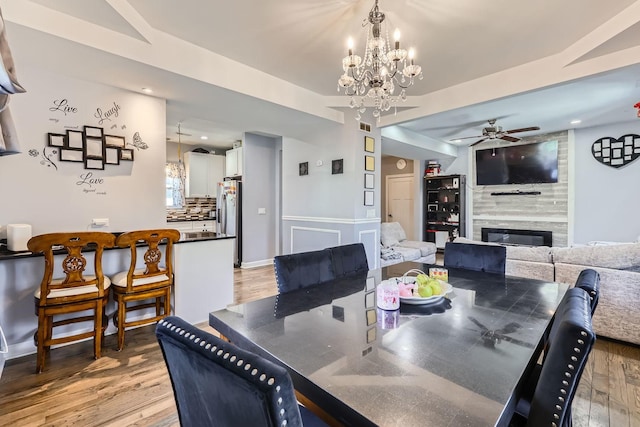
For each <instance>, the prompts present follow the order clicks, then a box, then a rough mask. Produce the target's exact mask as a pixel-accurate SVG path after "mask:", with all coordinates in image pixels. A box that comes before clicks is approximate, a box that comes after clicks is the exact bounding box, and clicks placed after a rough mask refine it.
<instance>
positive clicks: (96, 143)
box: [83, 136, 105, 163]
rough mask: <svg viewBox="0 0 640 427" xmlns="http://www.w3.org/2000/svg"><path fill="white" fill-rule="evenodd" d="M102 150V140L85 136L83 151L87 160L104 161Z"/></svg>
mask: <svg viewBox="0 0 640 427" xmlns="http://www.w3.org/2000/svg"><path fill="white" fill-rule="evenodd" d="M104 149H105V146H104V139H102V138H94V137H90V136H85V138H84V147H83V150H84V156H85V157H86V158H87V159H104V155H105V152H104ZM103 163H104V162H103Z"/></svg>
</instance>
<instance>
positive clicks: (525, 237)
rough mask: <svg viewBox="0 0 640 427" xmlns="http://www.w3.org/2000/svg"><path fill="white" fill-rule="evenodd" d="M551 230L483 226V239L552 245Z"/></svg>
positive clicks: (533, 244) (514, 243) (508, 243)
mask: <svg viewBox="0 0 640 427" xmlns="http://www.w3.org/2000/svg"><path fill="white" fill-rule="evenodd" d="M551 234H552V233H551V231H538V230H515V229H510V228H484V227H483V228H482V241H483V242H494V243H504V244H507V245H525V246H552V243H553V239H552V237H551Z"/></svg>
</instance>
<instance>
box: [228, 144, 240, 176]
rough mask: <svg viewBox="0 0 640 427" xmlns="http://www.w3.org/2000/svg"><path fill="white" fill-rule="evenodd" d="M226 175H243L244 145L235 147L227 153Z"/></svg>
mask: <svg viewBox="0 0 640 427" xmlns="http://www.w3.org/2000/svg"><path fill="white" fill-rule="evenodd" d="M225 166H226V168H225V169H226V172H225V176H241V175H242V147H238V148H233V149H231V150H228V151H227V153H226V161H225Z"/></svg>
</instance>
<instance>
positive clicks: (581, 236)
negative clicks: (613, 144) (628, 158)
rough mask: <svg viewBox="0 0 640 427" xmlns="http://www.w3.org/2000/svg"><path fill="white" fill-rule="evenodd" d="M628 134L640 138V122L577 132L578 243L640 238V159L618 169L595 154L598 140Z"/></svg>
mask: <svg viewBox="0 0 640 427" xmlns="http://www.w3.org/2000/svg"><path fill="white" fill-rule="evenodd" d="M625 134H638V135H640V120H634V121H631V122H626V123H619V124H615V125H610V126H600V127H592V128H586V129H577V130H576V131H575V178H576V186H575V227H574V233H575V243H586V242H589V241H592V240H604V241H618V242H630V241H636V240H637V239H638V238H639V237H640V221H638V215H639V213H640V197H638V184H639V183H640V158H638V159H636V160H635V161H634V162H632V163H630V164H627V165H626V166H623V167H621V168H619V169H615V168H613V167H610V166H605V165H603V164H601V163H599V162H598V161H596V160H595V159H594V158H593V155H592V154H591V146H592V144H593V143H594V142H595V141H596V140H598V139H600V138H602V137H606V136H608V137H612V138H620V137H621V136H622V135H625Z"/></svg>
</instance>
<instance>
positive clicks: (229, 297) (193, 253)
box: [0, 230, 235, 359]
mask: <svg viewBox="0 0 640 427" xmlns="http://www.w3.org/2000/svg"><path fill="white" fill-rule="evenodd" d="M114 234H120V233H114ZM180 237H181V238H180V241H179V242H177V244H176V245H175V246H174V247H173V258H174V289H173V291H172V294H171V296H172V300H173V301H172V304H171V306H172V308H173V314H175V315H177V316H180V317H182V318H184V319H185V320H187V321H188V322H190V323H198V322H203V321H206V320H207V318H208V315H209V312H210V311H212V310H219V309H222V308H225V307H226V306H227V304H231V303H233V256H234V255H233V254H234V244H235V236H227V235H223V234H218V233H215V232H210V231H208V232H207V231H195V230H194V231H186V232H185V231H183V232H181V234H180ZM0 243H6V240H5V241H0ZM145 247H146V245H141V247H140V248H139V249H138V260H139V262H140V265H139V267H142V268H143V267H144V260H143V259H144V257H143V255H144V251H145ZM55 254H56V260H55V262H56V267H57V268H59V267H60V263H61V262H62V259H63V257H64V256H66V251H65V250H64V249H62V250H58V251H55ZM130 256H131V255H130V251H129V248H108V249H106V250H105V251H104V254H103V257H102V258H103V259H102V268H103V271H104V274H105V275H106V276H112V275H114V274H116V273H117V272H120V271H124V270H126V269H127V268H129V260H130ZM42 258H43V255H42V254H41V253H32V252H29V251H24V252H12V251H9V250H8V249H7V247H6V244H5V245H2V246H0V295H2V299H1V300H2V304H1V306H0V324H2V325H3V327H4V331H5V335H6V338H7V342H8V344H9V354H8V358H10V359H12V358H15V357H19V356H23V355H26V354H31V353H35V351H36V348H35V346H34V344H33V334H34V332H35V331H36V329H37V325H38V319H37V317H36V316H35V315H34V311H33V310H34V305H33V304H34V302H33V292H34V291H35V290H36V288H37V287H38V285H39V283H40V281H41V280H42V274H43V269H44V262H43V261H42ZM87 261H88V263H89V264H90V266H88V267H87V269H88V270H89V271H92V270H93V255H92V253H91V252H90V250H89V251H88V253H87ZM115 309H116V307H115V303H114V302H113V301H111V300H110V301H109V303H108V304H107V309H106V313H107V315H108V316H109V317H110V318H111V316H112V315H113V313H114V312H115ZM151 310H153V309H151ZM87 314H89V312H87ZM72 327H77V326H74V325H66V326H62V327H60V328H59V329H60V331H58V332H59V333H60V334H65V333H69V332H70V331H71V329H68V328H72ZM65 328H67V329H65ZM115 332H116V329H115V327H114V326H113V325H112V324H111V322H110V323H109V326H108V328H107V330H106V334H113V333H115Z"/></svg>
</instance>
